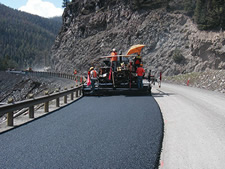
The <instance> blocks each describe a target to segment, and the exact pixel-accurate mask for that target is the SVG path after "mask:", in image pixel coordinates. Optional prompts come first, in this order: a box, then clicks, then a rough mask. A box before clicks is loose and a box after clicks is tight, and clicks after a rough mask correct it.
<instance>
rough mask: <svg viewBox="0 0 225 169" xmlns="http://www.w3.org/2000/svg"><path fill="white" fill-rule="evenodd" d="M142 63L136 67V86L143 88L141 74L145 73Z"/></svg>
mask: <svg viewBox="0 0 225 169" xmlns="http://www.w3.org/2000/svg"><path fill="white" fill-rule="evenodd" d="M142 66H143V64H140V67H138V68H137V71H136V73H137V78H138V88H139V89H140V88H143V83H142V79H143V76H144V75H145V70H144V69H143V67H142Z"/></svg>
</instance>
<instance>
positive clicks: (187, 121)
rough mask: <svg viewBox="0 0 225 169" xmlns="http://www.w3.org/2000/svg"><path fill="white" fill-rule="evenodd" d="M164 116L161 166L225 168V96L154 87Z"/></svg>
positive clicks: (181, 88) (164, 168)
mask: <svg viewBox="0 0 225 169" xmlns="http://www.w3.org/2000/svg"><path fill="white" fill-rule="evenodd" d="M153 97H154V98H155V100H156V101H157V102H158V104H159V106H160V109H161V112H162V115H163V119H164V130H165V131H164V139H163V147H162V153H161V161H160V163H161V165H160V167H159V168H160V169H171V168H173V169H178V168H182V169H191V168H192V169H211V168H213V169H221V168H224V167H225V146H224V143H225V132H224V131H225V107H224V103H225V95H224V94H222V93H219V92H212V91H208V90H204V89H198V88H193V87H188V86H179V85H172V84H166V83H163V84H162V87H161V88H158V87H154V88H153Z"/></svg>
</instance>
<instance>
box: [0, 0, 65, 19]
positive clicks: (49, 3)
mask: <svg viewBox="0 0 225 169" xmlns="http://www.w3.org/2000/svg"><path fill="white" fill-rule="evenodd" d="M62 2H63V0H0V3H2V4H4V5H6V6H8V7H10V8H13V9H18V10H20V11H24V12H28V13H31V14H35V15H39V16H42V17H45V18H50V17H54V16H62V13H63V8H62Z"/></svg>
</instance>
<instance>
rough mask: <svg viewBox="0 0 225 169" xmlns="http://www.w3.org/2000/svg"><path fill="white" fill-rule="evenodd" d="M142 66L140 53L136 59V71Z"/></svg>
mask: <svg viewBox="0 0 225 169" xmlns="http://www.w3.org/2000/svg"><path fill="white" fill-rule="evenodd" d="M140 64H141V56H140V53H138V55H137V56H136V57H135V58H134V67H135V70H137V68H138V67H139V66H140Z"/></svg>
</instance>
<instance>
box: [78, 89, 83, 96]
mask: <svg viewBox="0 0 225 169" xmlns="http://www.w3.org/2000/svg"><path fill="white" fill-rule="evenodd" d="M79 91H80V96H81V94H82V90H81V88H80V89H79Z"/></svg>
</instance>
